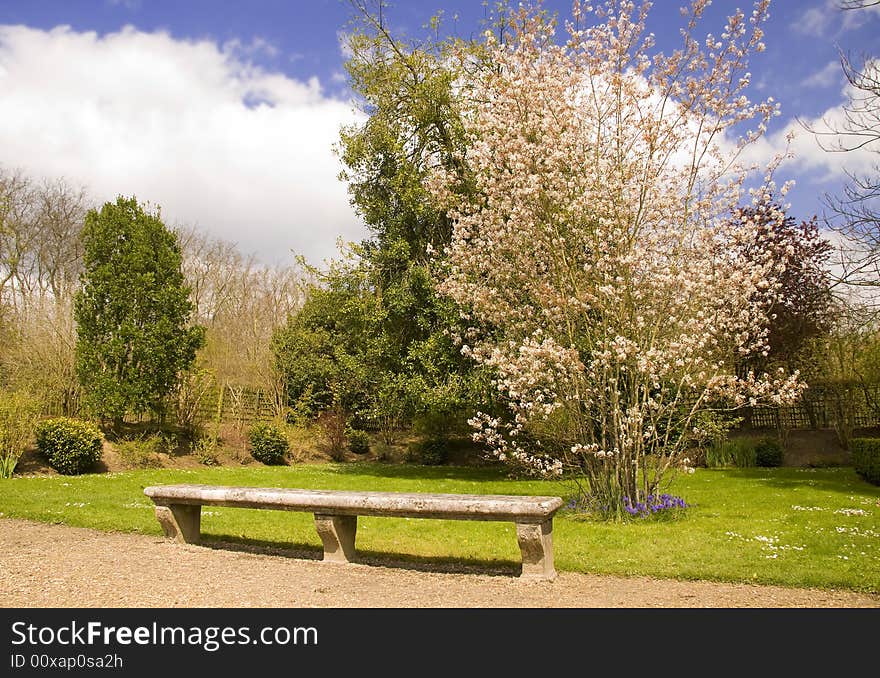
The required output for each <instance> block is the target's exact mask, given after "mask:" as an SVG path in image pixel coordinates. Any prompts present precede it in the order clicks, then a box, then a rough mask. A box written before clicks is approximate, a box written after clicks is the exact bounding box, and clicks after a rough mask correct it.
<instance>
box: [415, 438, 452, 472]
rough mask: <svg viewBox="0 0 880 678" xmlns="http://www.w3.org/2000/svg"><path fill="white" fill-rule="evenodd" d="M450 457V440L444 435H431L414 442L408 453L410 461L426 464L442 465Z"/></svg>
mask: <svg viewBox="0 0 880 678" xmlns="http://www.w3.org/2000/svg"><path fill="white" fill-rule="evenodd" d="M448 458H449V440H448V439H447V438H443V437H431V438H426V439H425V440H422V441H419V442H416V443H412V444H410V446H409V449H408V450H407V453H406V460H407V461H408V462H409V463H411V464H424V465H425V466H442V465H443V464H445V463H446V460H447V459H448Z"/></svg>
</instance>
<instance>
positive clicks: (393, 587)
mask: <svg viewBox="0 0 880 678" xmlns="http://www.w3.org/2000/svg"><path fill="white" fill-rule="evenodd" d="M309 555H311V556H312V557H314V556H313V554H309ZM383 563H384V564H383V565H375V564H371V565H361V564H358V565H347V566H345V565H343V566H340V565H329V564H328V565H325V564H323V563H320V562H318V561H315V560H313V559H302V558H292V557H290V556H289V554H288V555H286V556H285V555H279V554H270V553H248V552H244V551H241V550H228V549H221V548H208V547H200V546H183V545H178V544H174V543H171V542H167V541H165V540H163V539H161V538H159V537H153V536H144V535H136V534H120V533H105V532H97V531H94V530H87V529H82V528H74V527H64V526H60V525H48V524H44V523H36V522H31V521H26V520H13V519H8V518H7V519H0V606H4V607H880V596H878V595H866V594H859V593H853V592H849V591H824V590H812V589H787V588H782V587H776V586H751V585H745V584H718V583H711V582H679V581H670V580H658V579H650V578H645V577H633V578H627V577H613V576H596V575H584V574H573V573H567V572H565V573H561V574H560V575H559V577H558V579H556V581H554V582H541V583H523V582H520V581H519V580H518V579H516V578H515V577H512V576H511V573H509V572H498V573H486V572H485V571H482V572H480V571H475V570H474V568H470V569H469V570H468V571H459V572H453V571H450V567H448V566H444V567H442V571H436V570H437V568H432V569H433V570H434V571H428V567H429V566H425V565H423V564H418V565H413V564H412V563H410V564H394V563H388V562H387V561H383ZM416 567H417V568H419V569H414V568H416Z"/></svg>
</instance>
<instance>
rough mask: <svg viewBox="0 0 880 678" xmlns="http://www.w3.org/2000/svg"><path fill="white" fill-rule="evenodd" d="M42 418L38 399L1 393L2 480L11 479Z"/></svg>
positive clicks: (0, 470) (0, 468)
mask: <svg viewBox="0 0 880 678" xmlns="http://www.w3.org/2000/svg"><path fill="white" fill-rule="evenodd" d="M39 416H40V407H39V403H38V402H37V400H36V399H34V398H32V397H30V396H28V395H25V394H23V393H10V392H7V391H0V478H11V477H12V474H13V472H14V471H15V467H16V465H18V460H19V459H20V458H21V455H22V453H23V452H24V447H25V445H27V443H28V441H29V440H30V438H31V436H32V435H33V433H34V427H35V426H36V425H37V420H38V418H39Z"/></svg>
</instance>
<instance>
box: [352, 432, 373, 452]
mask: <svg viewBox="0 0 880 678" xmlns="http://www.w3.org/2000/svg"><path fill="white" fill-rule="evenodd" d="M348 449H349V450H351V451H352V452H353V453H354V454H367V453H368V452H369V451H370V436H369V435H368V434H367V432H366V431H361V430H359V429H353V428H350V429H349V430H348Z"/></svg>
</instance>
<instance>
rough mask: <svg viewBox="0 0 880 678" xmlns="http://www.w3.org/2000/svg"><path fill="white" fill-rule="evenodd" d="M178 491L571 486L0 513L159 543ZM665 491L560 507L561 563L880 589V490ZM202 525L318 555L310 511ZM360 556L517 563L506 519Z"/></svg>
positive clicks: (692, 486) (306, 469)
mask: <svg viewBox="0 0 880 678" xmlns="http://www.w3.org/2000/svg"><path fill="white" fill-rule="evenodd" d="M181 482H186V483H211V484H221V485H223V484H225V485H243V486H264V487H310V488H319V489H349V490H386V491H400V492H458V493H477V494H481V493H483V494H543V495H546V494H552V495H559V496H562V497H564V498H566V499H567V500H568V499H571V498H574V495H573V493H572V492H571V486H570V485H569V484H568V483H565V482H562V481H555V480H554V481H548V480H533V479H529V480H512V479H510V478H509V477H507V476H506V475H505V473H504V472H503V471H502V470H500V469H498V468H491V467H485V468H465V467H450V466H444V467H427V466H405V465H384V464H381V465H380V464H369V463H349V464H345V465H336V464H328V465H318V464H309V465H303V466H291V467H256V466H251V467H246V468H211V469H208V468H206V469H200V470H171V469H162V470H156V469H150V470H138V471H131V472H125V473H112V474H89V475H83V476H76V477H62V476H48V475H43V476H30V477H17V478H14V479H10V480H2V481H0V516H3V517H16V518H28V519H33V520H39V521H45V522H53V523H63V524H68V525H74V526H81V527H90V528H95V529H100V530H119V531H128V532H141V533H144V534H159V533H160V529H159V524H158V523H157V522H156V520H155V518H154V516H153V507H152V504H151V502H150V501H149V500H148V499H147V498H146V497H145V496H144V495H143V488H144V487H146V486H147V485H151V484H161V483H181ZM670 494H672V495H674V496H677V497H683V498H684V499H685V500H686V503H687V505H688V508H686V509H684V516H683V519H675V518H672V519H664V520H657V519H656V518H649V519H643V518H639V517H633V518H630V519H628V520H627V521H625V522H623V523H614V522H610V521H593V520H587V519H584V518H582V517H580V516H579V515H578V514H575V513H571V512H566V511H562V512H560V513H559V514H558V515H557V517H556V519H555V521H554V537H553V539H554V544H555V557H556V564H557V568H558V569H559V570H560V571H574V572H589V573H609V574H622V575H650V576H657V577H670V578H682V579H708V580H717V581H734V582H751V583H763V584H781V585H784V586H800V587H804V586H816V587H824V588H847V589H853V590H859V591H869V592H880V488H878V487H874V486H872V485H870V484H868V483H866V482H864V481H863V480H862V479H860V478H859V477H858V476H857V475H856V474H855V472H854V471H853V470H852V469H851V468H829V469H794V468H774V469H765V468H749V469H697V471H696V472H695V473H694V474H691V475H687V476H680V477H679V478H677V479H676V481H675V483H674V484H673V486H672V487H671V488H670ZM202 516H203V518H202V530H203V533H204V535H205V536H206V538H207V540H209V541H211V540H220V541H226V542H229V541H240V540H245V541H247V542H248V543H253V542H257V543H263V544H264V545H270V546H275V547H282V548H287V547H292V546H293V547H299V548H307V549H313V550H314V552H315V554H316V555H317V554H318V553H319V552H320V540H319V539H318V536H317V534H316V532H315V530H314V522H313V519H312V516H311V515H310V514H307V513H288V512H279V511H250V510H244V509H227V508H218V507H206V508H204V509H203V511H202ZM358 548H359V549H360V550H361V551H362V552H364V553H366V554H368V555H373V556H377V557H384V558H390V557H393V558H395V559H400V558H411V559H417V560H430V561H439V562H446V563H450V562H456V561H465V562H468V561H471V562H474V561H475V562H477V563H486V562H492V563H495V564H498V563H499V562H500V563H502V564H504V563H507V564H509V566H510V568H511V570H512V571H513V570H515V568H516V563H517V562H518V561H519V552H518V550H517V546H516V539H515V536H514V527H513V525H512V524H507V523H485V524H484V523H475V522H471V521H461V522H456V521H440V520H424V521H422V520H408V519H395V518H361V519H360V520H359V528H358Z"/></svg>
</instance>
